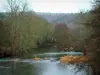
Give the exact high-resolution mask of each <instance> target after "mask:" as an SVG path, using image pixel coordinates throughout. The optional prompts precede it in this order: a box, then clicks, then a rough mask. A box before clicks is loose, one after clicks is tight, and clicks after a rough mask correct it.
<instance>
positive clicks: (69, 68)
mask: <svg viewBox="0 0 100 75" xmlns="http://www.w3.org/2000/svg"><path fill="white" fill-rule="evenodd" d="M57 66H58V68H59V70H60V71H62V72H63V71H64V72H66V73H67V74H68V75H69V74H70V75H92V74H91V69H90V67H89V66H87V65H85V64H60V63H59V64H58V65H57Z"/></svg>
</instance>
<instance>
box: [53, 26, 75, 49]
mask: <svg viewBox="0 0 100 75" xmlns="http://www.w3.org/2000/svg"><path fill="white" fill-rule="evenodd" d="M54 38H55V39H56V46H57V48H58V49H64V48H67V47H68V48H69V47H72V46H73V45H74V44H73V43H74V42H75V37H74V36H72V34H71V31H70V30H69V28H68V27H67V26H66V24H57V25H56V26H55V31H54Z"/></svg>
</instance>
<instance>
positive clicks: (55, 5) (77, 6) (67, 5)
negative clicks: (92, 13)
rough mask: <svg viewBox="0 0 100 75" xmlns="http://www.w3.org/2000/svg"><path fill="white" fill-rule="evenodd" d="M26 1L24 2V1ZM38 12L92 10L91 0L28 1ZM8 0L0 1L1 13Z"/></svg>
mask: <svg viewBox="0 0 100 75" xmlns="http://www.w3.org/2000/svg"><path fill="white" fill-rule="evenodd" d="M23 1H24V0H23ZM25 1H26V0H25ZM27 1H28V4H29V7H30V9H32V10H34V11H36V12H51V13H76V12H79V11H80V10H84V11H86V10H89V9H91V0H27ZM5 4H6V0H0V11H5V7H4V6H5Z"/></svg>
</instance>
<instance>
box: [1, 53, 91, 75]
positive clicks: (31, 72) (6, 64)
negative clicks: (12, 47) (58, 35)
mask: <svg viewBox="0 0 100 75" xmlns="http://www.w3.org/2000/svg"><path fill="white" fill-rule="evenodd" d="M63 55H82V53H78V52H77V53H76V52H69V53H68V52H62V53H42V54H36V55H35V56H38V57H40V58H41V60H38V61H35V60H33V59H18V58H15V59H11V58H9V59H0V75H91V74H90V70H89V67H88V66H87V65H86V64H63V63H60V61H59V57H61V56H63ZM44 57H47V58H48V60H44V59H43V58H44Z"/></svg>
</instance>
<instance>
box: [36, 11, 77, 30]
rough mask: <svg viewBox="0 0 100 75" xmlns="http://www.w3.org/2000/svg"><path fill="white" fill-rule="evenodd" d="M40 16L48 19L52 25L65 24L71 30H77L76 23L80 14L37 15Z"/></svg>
mask: <svg viewBox="0 0 100 75" xmlns="http://www.w3.org/2000/svg"><path fill="white" fill-rule="evenodd" d="M36 14H37V15H38V16H40V17H42V18H44V19H46V20H47V21H48V22H50V23H52V24H57V23H65V24H67V26H68V27H69V28H71V29H72V28H75V27H76V26H75V21H76V20H77V16H78V13H74V14H73V13H40V12H38V13H36Z"/></svg>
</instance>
